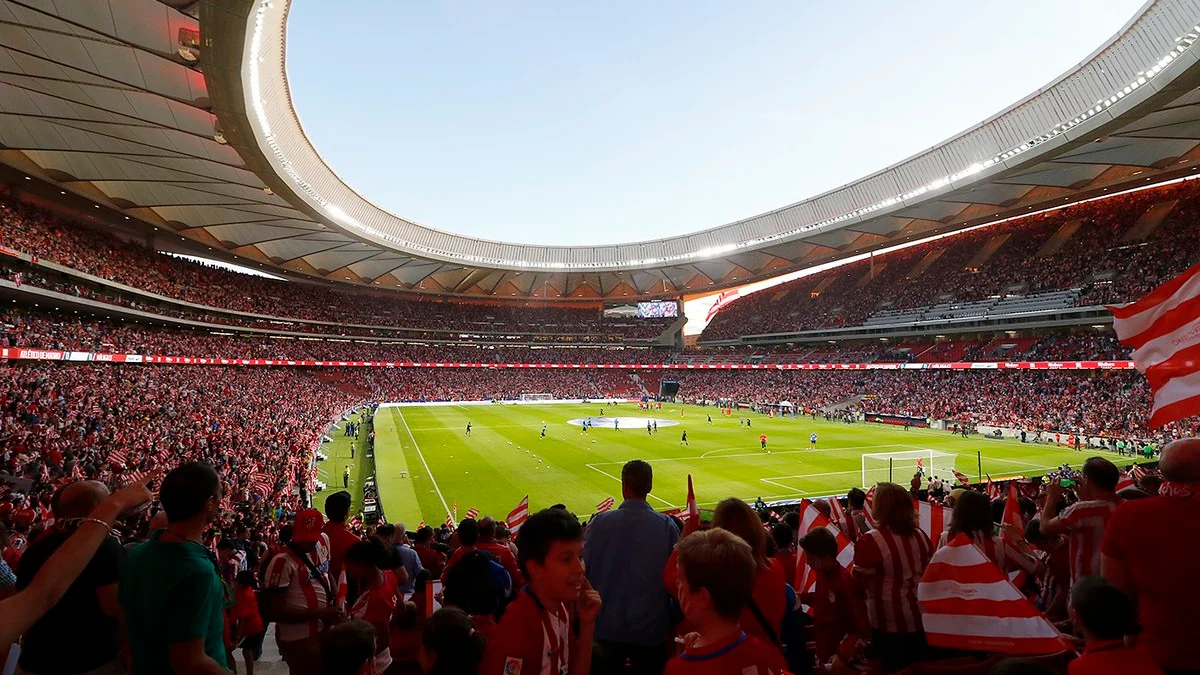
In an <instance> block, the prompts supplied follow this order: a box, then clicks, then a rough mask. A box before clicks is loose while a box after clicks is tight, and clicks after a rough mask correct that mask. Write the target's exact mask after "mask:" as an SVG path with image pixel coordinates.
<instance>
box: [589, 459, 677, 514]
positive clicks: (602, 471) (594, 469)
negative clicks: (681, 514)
mask: <svg viewBox="0 0 1200 675" xmlns="http://www.w3.org/2000/svg"><path fill="white" fill-rule="evenodd" d="M584 466H586V467H587V468H589V469H591V470H592V471H595V472H596V473H601V474H604V475H605V476H608V477H609V478H611V479H613V480H615V481H617V482H618V483H620V482H621V479H620V477H618V476H614V475H612V474H611V473H609V472H607V471H604V470H603V469H597V468H596V467H595V465H593V464H584ZM646 496H647V497H653V498H654V499H657V500H658V501H660V502H662V503H663V504H666V505H667V506H668V507H670V508H673V509H677V508H679V507H678V506H676V505H675V504H672V503H671V502H669V501H667V500H665V499H663V498H662V497H655V496H654V494H648V495H646Z"/></svg>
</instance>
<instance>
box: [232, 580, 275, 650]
mask: <svg viewBox="0 0 1200 675" xmlns="http://www.w3.org/2000/svg"><path fill="white" fill-rule="evenodd" d="M229 619H230V620H231V621H234V622H237V621H241V622H242V624H241V625H240V626H238V636H239V637H241V638H243V639H244V638H248V637H253V636H255V635H258V634H259V633H262V632H263V631H265V630H266V626H264V625H263V620H262V615H261V614H259V613H258V596H257V594H256V593H255V592H254V589H253V588H250V587H248V586H246V587H242V588H239V589H238V590H237V592H236V593H234V596H233V608H232V609H231V610H230V611H229Z"/></svg>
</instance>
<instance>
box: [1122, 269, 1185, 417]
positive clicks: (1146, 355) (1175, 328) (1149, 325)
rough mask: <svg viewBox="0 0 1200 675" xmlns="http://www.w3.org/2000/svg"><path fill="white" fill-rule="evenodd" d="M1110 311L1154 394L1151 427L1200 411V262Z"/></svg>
mask: <svg viewBox="0 0 1200 675" xmlns="http://www.w3.org/2000/svg"><path fill="white" fill-rule="evenodd" d="M1108 310H1109V311H1110V312H1112V315H1113V330H1115V331H1116V332H1117V337H1118V338H1119V339H1120V340H1121V344H1123V345H1125V346H1127V347H1133V354H1132V357H1133V365H1134V367H1136V368H1137V369H1138V370H1139V371H1141V373H1142V374H1143V375H1145V376H1146V380H1147V382H1149V384H1150V389H1151V390H1152V391H1153V392H1154V408H1153V409H1152V410H1151V411H1150V423H1149V425H1150V428H1152V429H1154V428H1157V427H1161V426H1162V425H1164V424H1167V423H1168V422H1174V421H1175V420H1180V419H1183V418H1185V417H1191V416H1192V415H1196V414H1198V413H1200V264H1196V265H1193V266H1192V267H1191V268H1190V269H1188V270H1187V271H1186V272H1184V273H1183V274H1180V275H1179V276H1177V277H1175V278H1174V279H1172V280H1170V281H1168V282H1167V283H1165V284H1163V285H1161V286H1159V287H1158V288H1156V289H1154V290H1153V291H1150V293H1149V294H1147V295H1146V297H1144V298H1142V299H1141V300H1138V301H1136V302H1131V303H1129V304H1127V305H1124V306H1121V307H1117V306H1109V308H1108Z"/></svg>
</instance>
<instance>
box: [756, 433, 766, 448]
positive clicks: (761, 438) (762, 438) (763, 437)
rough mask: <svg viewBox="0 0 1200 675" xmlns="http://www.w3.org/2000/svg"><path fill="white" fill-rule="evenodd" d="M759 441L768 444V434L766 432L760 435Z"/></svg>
mask: <svg viewBox="0 0 1200 675" xmlns="http://www.w3.org/2000/svg"><path fill="white" fill-rule="evenodd" d="M758 442H759V443H762V444H763V445H766V444H767V435H766V434H763V435H762V436H759V437H758Z"/></svg>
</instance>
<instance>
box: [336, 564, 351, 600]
mask: <svg viewBox="0 0 1200 675" xmlns="http://www.w3.org/2000/svg"><path fill="white" fill-rule="evenodd" d="M349 595H350V584H349V583H348V582H347V581H346V570H342V571H341V573H340V574H338V584H337V594H336V595H335V596H334V600H333V602H334V604H335V605H337V606H338V607H341V608H343V609H345V607H346V597H347V596H349Z"/></svg>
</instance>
